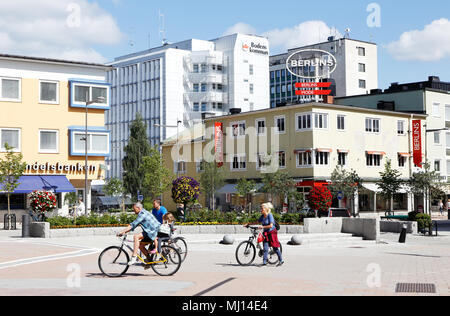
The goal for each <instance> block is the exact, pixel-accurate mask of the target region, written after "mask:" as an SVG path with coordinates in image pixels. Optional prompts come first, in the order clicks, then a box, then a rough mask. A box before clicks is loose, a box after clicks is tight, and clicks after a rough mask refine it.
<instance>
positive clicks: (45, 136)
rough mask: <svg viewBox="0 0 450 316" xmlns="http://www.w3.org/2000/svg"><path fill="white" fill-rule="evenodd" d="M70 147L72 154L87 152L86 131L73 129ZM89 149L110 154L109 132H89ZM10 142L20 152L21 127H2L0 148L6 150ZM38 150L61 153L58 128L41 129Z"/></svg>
mask: <svg viewBox="0 0 450 316" xmlns="http://www.w3.org/2000/svg"><path fill="white" fill-rule="evenodd" d="M70 134H71V139H72V141H71V142H70V149H71V154H72V155H84V154H85V138H86V137H85V132H84V131H79V130H76V131H75V130H74V131H71V133H70ZM87 138H88V140H87V145H88V146H87V150H88V154H91V155H101V154H104V155H107V154H109V143H110V135H109V133H108V132H91V131H89V132H88V135H87ZM6 143H7V144H8V145H9V146H10V147H12V148H13V150H14V151H16V152H20V151H21V148H22V135H21V129H18V128H0V144H1V146H0V150H1V151H3V152H4V151H6V145H5V144H6ZM38 152H39V153H42V154H58V153H59V131H58V130H48V129H41V130H39V141H38Z"/></svg>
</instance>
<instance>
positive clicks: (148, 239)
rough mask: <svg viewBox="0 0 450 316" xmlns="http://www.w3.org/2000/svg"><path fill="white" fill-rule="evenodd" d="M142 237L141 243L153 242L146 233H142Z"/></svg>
mask: <svg viewBox="0 0 450 316" xmlns="http://www.w3.org/2000/svg"><path fill="white" fill-rule="evenodd" d="M142 235H143V236H144V239H142V240H141V242H153V239H151V238H150V237H149V236H148V235H147V233H146V232H142Z"/></svg>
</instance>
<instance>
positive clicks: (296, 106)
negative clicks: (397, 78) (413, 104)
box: [205, 102, 427, 122]
mask: <svg viewBox="0 0 450 316" xmlns="http://www.w3.org/2000/svg"><path fill="white" fill-rule="evenodd" d="M311 106H312V107H321V108H323V107H328V108H332V109H338V110H349V111H360V112H371V113H380V114H389V115H396V114H397V115H402V116H411V115H414V116H416V117H423V118H426V117H427V115H426V114H416V113H410V112H398V111H386V110H377V109H368V108H362V107H358V106H351V105H338V104H328V103H317V102H309V103H302V104H292V105H287V106H283V107H278V108H270V109H263V110H257V111H251V112H243V113H240V114H234V115H223V116H216V117H210V118H206V119H205V122H207V121H217V120H220V119H225V118H237V117H244V116H248V115H252V114H255V113H264V112H267V113H270V112H278V111H279V112H281V111H283V110H286V109H301V108H307V107H311Z"/></svg>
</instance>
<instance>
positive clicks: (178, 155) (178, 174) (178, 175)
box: [155, 120, 183, 178]
mask: <svg viewBox="0 0 450 316" xmlns="http://www.w3.org/2000/svg"><path fill="white" fill-rule="evenodd" d="M181 123H183V122H182V121H180V120H178V121H177V125H176V126H175V125H161V124H155V126H156V127H166V128H167V127H169V128H175V127H176V128H177V178H179V177H180V172H179V170H178V169H179V168H178V167H179V165H178V164H179V160H180V144H179V143H180V142H179V126H180V124H181Z"/></svg>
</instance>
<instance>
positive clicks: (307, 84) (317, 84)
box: [295, 82, 331, 88]
mask: <svg viewBox="0 0 450 316" xmlns="http://www.w3.org/2000/svg"><path fill="white" fill-rule="evenodd" d="M295 87H296V88H329V87H331V82H297V83H296V84H295Z"/></svg>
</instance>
